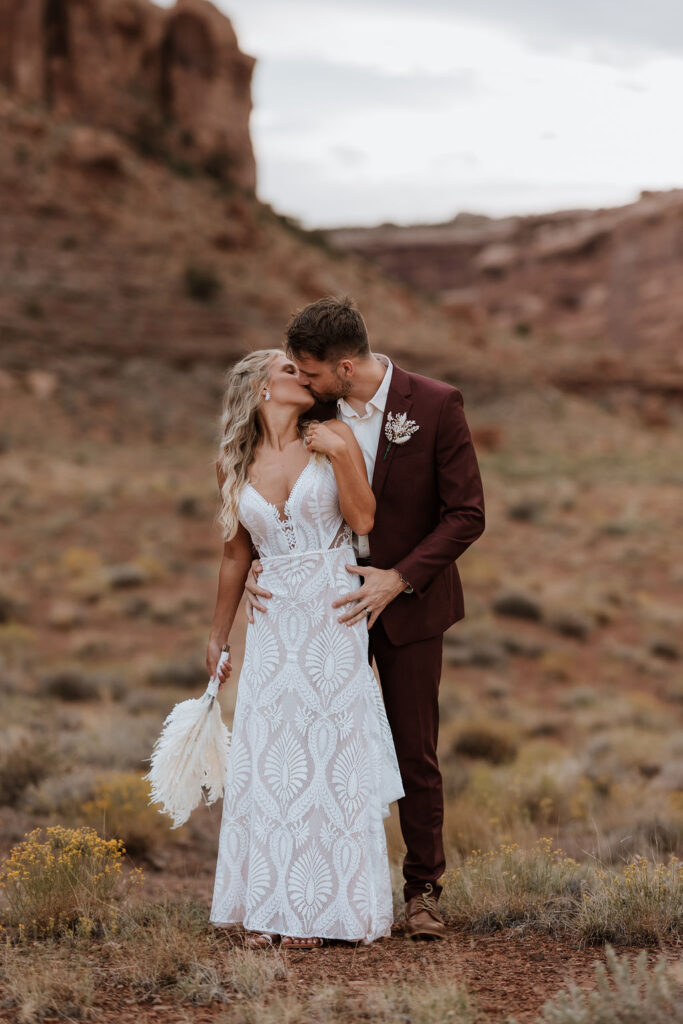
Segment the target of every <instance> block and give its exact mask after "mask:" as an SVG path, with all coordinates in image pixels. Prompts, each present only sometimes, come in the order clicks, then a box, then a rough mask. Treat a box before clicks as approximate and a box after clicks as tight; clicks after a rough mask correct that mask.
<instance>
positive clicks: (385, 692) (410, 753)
mask: <svg viewBox="0 0 683 1024" xmlns="http://www.w3.org/2000/svg"><path fill="white" fill-rule="evenodd" d="M369 639H370V643H369V658H370V664H372V659H373V657H374V659H375V663H376V665H377V671H378V674H379V680H380V685H381V687H382V696H383V698H384V706H385V708H386V712H387V719H388V720H389V725H390V727H391V732H392V735H393V738H394V746H395V748H396V756H397V758H398V765H399V768H400V770H401V778H402V780H403V789H404V792H405V796H404V797H402V798H401V799H400V800H399V801H398V813H399V819H400V822H401V832H402V834H403V840H404V842H405V844H406V855H405V858H404V861H403V877H404V879H405V884H404V886H403V895H404V897H405V900H406V902H407V901H408V900H409V899H411V897H413V896H417V895H418V893H421V892H425V890H426V887H427V883H428V882H431V885H432V895H433V896H435V897H436V899H438V898H439V896H440V895H441V888H442V887H441V885H439V882H438V879H439V878H440V877H441V875H442V874H443V872H444V870H445V867H446V858H445V855H444V849H443V785H442V781H441V772H440V771H439V763H438V760H437V757H436V743H437V739H438V735H439V681H440V679H441V660H442V652H443V636H442V635H439V636H435V637H429V639H427V640H418V641H417V642H415V643H411V644H405V645H403V646H401V647H396V646H395V645H394V644H392V643H391V641H390V640H389V638H388V636H387V634H386V631H385V629H384V626H383V625H382V619H381V617H380V618H379V619H378V620H377V622H376V623H375V624H374V626H373V627H372V628H371V630H370V634H369Z"/></svg>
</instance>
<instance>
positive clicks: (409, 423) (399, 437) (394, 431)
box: [382, 412, 420, 462]
mask: <svg viewBox="0 0 683 1024" xmlns="http://www.w3.org/2000/svg"><path fill="white" fill-rule="evenodd" d="M407 417H408V414H407V413H405V412H402V413H396V414H394V413H393V412H390V413H388V414H387V422H386V423H385V424H384V436H385V437H386V439H387V441H388V442H389V444H388V445H387V446H386V448H385V449H384V455H383V456H382V462H384V459H386V457H387V455H388V454H389V450H390V448H391V446H392V444H405V443H406V441H410V438H411V436H412V435H413V434H414V433H415V431H416V430H419V429H420V428H419V427H418V425H417V423H416V422H415V420H409V419H408V418H407Z"/></svg>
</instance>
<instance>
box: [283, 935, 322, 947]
mask: <svg viewBox="0 0 683 1024" xmlns="http://www.w3.org/2000/svg"><path fill="white" fill-rule="evenodd" d="M324 944H325V940H324V939H321V938H320V937H319V936H317V935H316V936H314V937H313V938H311V939H299V938H297V937H296V935H283V936H282V938H281V939H280V946H284V947H285V948H286V949H319V948H320V947H321V946H323V945H324Z"/></svg>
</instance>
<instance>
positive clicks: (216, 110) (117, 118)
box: [0, 0, 256, 192]
mask: <svg viewBox="0 0 683 1024" xmlns="http://www.w3.org/2000/svg"><path fill="white" fill-rule="evenodd" d="M254 64H255V61H254V58H253V57H249V56H247V55H246V54H244V53H242V52H241V51H240V49H239V46H238V43H237V38H236V36H235V33H234V31H233V28H232V25H231V24H230V21H229V20H228V19H227V18H226V17H224V15H223V14H221V13H220V12H219V11H218V10H217V9H216V8H215V7H214V6H213V5H212V4H211V3H209V2H208V0H176V4H175V6H174V7H172V8H170V9H168V10H166V9H162V8H160V7H157V6H156V5H155V4H153V3H151V2H149V0H0V82H2V83H3V84H4V85H5V86H6V87H7V89H8V90H9V91H10V92H11V93H12V94H13V95H14V96H16V97H17V99H18V100H20V101H23V102H28V103H31V104H35V105H44V106H45V107H47V108H48V109H49V110H50V111H51V112H52V113H53V114H54V115H55V116H56V117H59V118H66V119H70V120H73V121H79V122H82V123H85V124H89V125H93V126H98V127H103V128H108V129H111V130H113V131H114V132H117V133H120V134H122V135H124V136H126V137H127V138H128V139H131V140H132V141H133V142H134V143H135V144H136V146H137V147H138V149H140V150H141V151H142V152H146V153H147V154H148V155H151V156H158V157H164V158H166V159H169V160H173V161H175V162H177V163H179V164H180V165H182V166H188V167H193V166H194V167H196V166H201V167H204V168H205V169H206V170H208V171H209V172H210V173H213V174H214V175H215V176H216V177H219V178H221V179H223V180H226V181H229V182H230V183H231V184H233V185H236V186H238V187H239V188H242V189H245V190H247V191H250V192H253V191H254V189H255V183H256V166H255V162H254V154H253V151H252V146H251V140H250V136H249V114H250V111H251V77H252V72H253V68H254Z"/></svg>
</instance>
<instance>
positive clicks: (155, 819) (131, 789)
mask: <svg viewBox="0 0 683 1024" xmlns="http://www.w3.org/2000/svg"><path fill="white" fill-rule="evenodd" d="M149 798H150V789H149V783H148V782H146V781H145V779H143V778H142V775H141V774H139V773H137V772H115V773H114V774H112V775H108V776H105V777H104V778H101V779H98V780H97V782H96V783H95V784H94V786H93V792H92V797H91V798H90V799H89V800H87V801H86V802H85V803H84V804H83V805H82V807H81V808H80V814H81V816H82V818H83V819H84V820H85V821H86V822H87V824H88V825H90V826H91V827H92V828H95V829H97V831H98V832H100V833H101V834H102V835H104V836H116V837H118V838H120V839H122V840H123V842H124V843H125V846H126V849H127V850H128V852H129V853H130V854H131V855H134V856H135V855H139V854H144V853H147V852H149V851H150V850H152V849H154V847H156V846H158V845H159V844H160V843H161V842H171V841H173V839H174V838H175V836H177V835H178V832H177V831H176V832H174V833H173V834H170V832H169V820H168V818H167V817H165V816H164V815H162V814H160V813H159V808H158V807H157V806H155V805H154V804H151V805H150V803H149Z"/></svg>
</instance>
